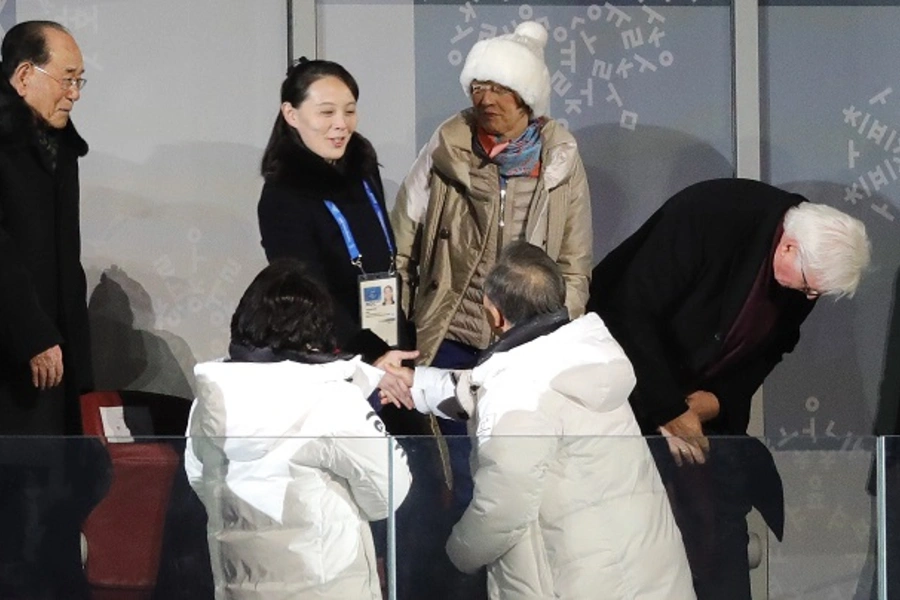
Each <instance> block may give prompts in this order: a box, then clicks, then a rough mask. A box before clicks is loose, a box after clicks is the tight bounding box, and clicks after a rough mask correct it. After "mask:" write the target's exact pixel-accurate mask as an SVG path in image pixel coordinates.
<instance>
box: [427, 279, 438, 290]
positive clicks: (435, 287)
mask: <svg viewBox="0 0 900 600" xmlns="http://www.w3.org/2000/svg"><path fill="white" fill-rule="evenodd" d="M428 287H429V288H431V289H433V290H436V289H438V282H437V281H434V280H432V282H431V283H430V284H429V285H428Z"/></svg>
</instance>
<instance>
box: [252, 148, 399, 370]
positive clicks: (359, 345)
mask: <svg viewBox="0 0 900 600" xmlns="http://www.w3.org/2000/svg"><path fill="white" fill-rule="evenodd" d="M276 155H277V157H278V161H277V165H278V166H277V169H276V170H275V171H274V172H272V173H269V174H267V175H266V176H265V184H264V185H263V189H262V193H261V195H260V199H259V205H258V207H257V213H258V217H259V230H260V234H261V236H262V246H263V248H264V249H265V253H266V257H267V258H268V260H269V261H270V262H271V261H272V260H275V259H276V258H280V257H291V258H297V259H299V260H302V261H303V262H304V263H306V264H307V266H308V267H309V268H310V269H311V270H312V271H313V273H314V274H315V275H316V276H317V277H318V278H319V279H320V280H321V281H323V282H324V283H325V285H326V286H327V288H328V291H329V292H330V293H331V295H332V298H333V299H334V302H335V307H336V315H335V324H336V330H337V337H338V344H339V345H340V346H341V350H343V351H345V352H349V353H353V354H356V353H359V354H362V355H363V356H364V357H365V358H366V359H367V360H370V361H371V360H373V359H375V358H377V357H378V356H380V355H381V354H382V353H383V352H385V351H387V350H388V346H387V344H386V343H385V342H384V341H383V340H381V339H380V338H378V337H377V336H376V335H375V334H373V333H372V332H371V331H369V330H363V329H361V328H360V317H359V288H358V277H359V275H360V270H359V268H358V267H356V266H354V265H353V264H351V263H350V254H349V252H348V250H347V246H346V244H345V243H344V238H343V236H342V235H341V230H340V227H339V226H338V224H337V221H335V219H334V217H333V216H332V214H331V213H330V212H329V211H328V209H327V208H326V206H325V202H324V201H325V200H331V201H332V202H334V204H335V205H336V206H337V207H338V209H339V210H340V211H341V213H342V214H343V215H344V217H345V218H346V219H347V222H348V224H349V227H350V230H351V231H352V233H353V237H354V239H355V241H356V244H357V246H358V247H359V251H360V253H361V254H362V263H363V267H364V269H365V271H366V272H367V273H376V272H383V271H388V270H389V269H390V267H391V264H392V263H391V259H392V253H391V247H396V246H395V245H394V234H393V232H392V231H391V224H390V221H389V220H388V213H387V208H386V206H385V201H384V189H383V186H382V182H381V175H380V174H379V171H378V160H377V157H376V154H375V149H374V148H373V147H372V144H371V143H369V141H368V140H367V139H366V138H364V137H363V136H361V135H360V134H359V133H354V134H353V137H351V138H350V142H349V145H348V147H347V151H346V152H345V153H344V156H343V157H342V158H341V159H340V160H339V161H338V162H337V164H331V163H328V162H326V161H325V160H324V159H322V158H321V157H320V156H318V155H316V154H314V153H313V152H311V151H309V150H307V149H306V148H304V147H303V146H301V145H299V144H297V143H294V142H290V141H289V140H286V141H285V143H283V144H282V145H281V147H280V148H279V149H278V151H277V154H276ZM363 181H366V182H368V184H369V186H370V188H371V190H372V192H373V194H374V195H375V198H376V200H377V202H378V204H379V206H380V208H381V211H382V214H383V216H384V223H385V227H386V228H387V233H388V238H385V234H384V230H383V229H382V226H381V223H379V220H378V217H377V215H376V213H375V211H374V210H373V208H372V205H371V202H370V200H369V198H368V197H367V195H366V192H365V188H364V187H363ZM388 239H390V245H389V244H388V241H387V240H388ZM401 319H402V316H401ZM405 329H406V327H405V326H402V331H401V333H403V332H405Z"/></svg>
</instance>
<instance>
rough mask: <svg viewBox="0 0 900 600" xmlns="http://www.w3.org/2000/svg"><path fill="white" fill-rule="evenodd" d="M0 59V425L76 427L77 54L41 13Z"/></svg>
mask: <svg viewBox="0 0 900 600" xmlns="http://www.w3.org/2000/svg"><path fill="white" fill-rule="evenodd" d="M2 61H3V62H2V69H0V71H2V75H3V76H2V80H0V434H16V435H22V434H43V435H59V434H63V433H67V432H68V433H72V432H76V433H77V432H78V429H77V426H76V425H75V424H76V423H77V422H78V421H77V419H75V418H74V417H75V415H77V413H78V411H77V400H78V395H79V393H80V392H82V391H84V390H86V389H88V388H90V386H91V385H92V374H91V363H90V341H89V337H88V318H87V306H86V289H85V277H84V270H83V269H82V266H81V238H80V227H79V188H78V159H79V157H81V156H84V155H85V154H86V153H87V144H86V143H85V142H84V140H83V139H82V138H81V136H79V135H78V132H77V131H75V127H74V126H73V125H72V123H71V121H70V120H69V113H70V112H71V110H72V108H73V106H74V104H75V102H76V101H77V100H78V99H79V97H80V96H81V88H82V86H83V85H84V81H85V80H84V79H83V78H82V74H83V72H84V61H83V59H82V56H81V51H80V50H79V48H78V45H77V44H76V43H75V40H74V39H72V37H71V35H69V33H68V32H67V31H66V30H65V28H63V27H62V26H61V25H58V24H56V23H52V22H42V21H31V22H26V23H21V24H19V25H17V26H15V27H13V28H12V29H10V30H9V32H7V34H6V36H5V37H4V39H3V46H2ZM67 412H68V414H67ZM67 421H68V422H67ZM73 430H74V431H73Z"/></svg>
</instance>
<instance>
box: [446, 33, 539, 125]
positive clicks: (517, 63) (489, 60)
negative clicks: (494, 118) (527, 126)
mask: <svg viewBox="0 0 900 600" xmlns="http://www.w3.org/2000/svg"><path fill="white" fill-rule="evenodd" d="M546 45H547V30H546V29H544V27H543V26H542V25H541V24H540V23H537V22H535V21H525V22H524V23H520V24H519V26H518V27H516V30H515V32H514V33H510V34H507V35H501V36H498V37H495V38H490V39H487V40H481V41H479V42H477V43H476V44H475V45H474V46H472V50H470V51H469V56H467V57H466V64H465V65H463V70H462V73H460V75H459V82H460V83H461V84H462V86H463V90H464V91H465V92H466V96H468V95H469V91H470V90H469V86H471V85H472V82H473V81H476V80H477V81H493V82H494V83H499V84H500V85H502V86H505V87H508V88H509V89H511V90H514V91H515V92H516V93H517V94H519V96H521V98H522V100H524V101H525V104H527V105H528V106H529V107H530V108H531V110H532V112H533V113H534V116H536V117H542V116H544V115H546V114H547V112H548V111H549V109H550V72H549V71H548V70H547V64H546V63H545V62H544V46H546Z"/></svg>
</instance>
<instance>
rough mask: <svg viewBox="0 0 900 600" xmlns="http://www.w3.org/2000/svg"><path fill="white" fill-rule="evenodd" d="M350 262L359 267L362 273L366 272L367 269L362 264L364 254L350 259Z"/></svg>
mask: <svg viewBox="0 0 900 600" xmlns="http://www.w3.org/2000/svg"><path fill="white" fill-rule="evenodd" d="M350 264H352V265H353V266H355V267H356V268H357V269H359V272H360V273H362V274H363V275H365V274H366V270H365V269H363V265H362V254H360V255H358V256H357V257H356V258H353V259H350Z"/></svg>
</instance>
